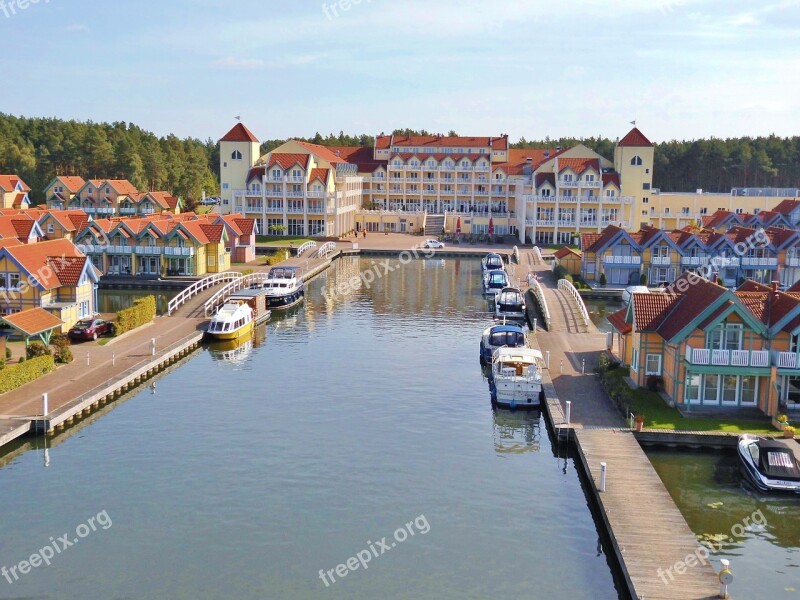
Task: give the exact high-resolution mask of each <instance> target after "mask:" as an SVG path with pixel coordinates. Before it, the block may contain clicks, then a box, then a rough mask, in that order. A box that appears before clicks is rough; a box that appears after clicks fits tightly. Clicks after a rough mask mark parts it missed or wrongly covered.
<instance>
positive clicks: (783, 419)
mask: <svg viewBox="0 0 800 600" xmlns="http://www.w3.org/2000/svg"><path fill="white" fill-rule="evenodd" d="M775 420H776V421H778V423H788V422H789V417H787V416H786V415H777V416H776V417H775Z"/></svg>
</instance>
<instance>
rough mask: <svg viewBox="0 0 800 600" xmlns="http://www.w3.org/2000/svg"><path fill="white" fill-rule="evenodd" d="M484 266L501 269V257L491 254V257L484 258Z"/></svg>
mask: <svg viewBox="0 0 800 600" xmlns="http://www.w3.org/2000/svg"><path fill="white" fill-rule="evenodd" d="M486 268H487V269H502V268H503V259H501V258H499V257H497V256H493V257H491V258H487V259H486Z"/></svg>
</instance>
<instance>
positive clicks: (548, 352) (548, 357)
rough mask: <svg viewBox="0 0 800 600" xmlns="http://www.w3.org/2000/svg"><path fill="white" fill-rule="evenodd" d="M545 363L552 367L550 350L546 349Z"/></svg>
mask: <svg viewBox="0 0 800 600" xmlns="http://www.w3.org/2000/svg"><path fill="white" fill-rule="evenodd" d="M544 364H545V366H546V367H547V368H548V369H549V368H550V350H545V351H544Z"/></svg>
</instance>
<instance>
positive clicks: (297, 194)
mask: <svg viewBox="0 0 800 600" xmlns="http://www.w3.org/2000/svg"><path fill="white" fill-rule="evenodd" d="M303 194H304V192H303V190H289V191H288V192H286V197H287V198H302V197H303Z"/></svg>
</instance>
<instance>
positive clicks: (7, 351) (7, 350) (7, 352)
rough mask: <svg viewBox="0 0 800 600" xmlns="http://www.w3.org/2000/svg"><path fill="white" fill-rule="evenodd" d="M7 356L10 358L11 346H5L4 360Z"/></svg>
mask: <svg viewBox="0 0 800 600" xmlns="http://www.w3.org/2000/svg"><path fill="white" fill-rule="evenodd" d="M9 358H11V348H9V347H6V360H8V359H9Z"/></svg>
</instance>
